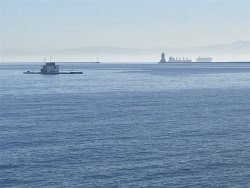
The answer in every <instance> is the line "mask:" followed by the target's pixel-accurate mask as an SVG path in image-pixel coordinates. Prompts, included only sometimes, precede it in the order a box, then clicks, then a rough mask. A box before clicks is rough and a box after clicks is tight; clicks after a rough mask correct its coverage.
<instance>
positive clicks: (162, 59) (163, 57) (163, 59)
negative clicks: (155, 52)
mask: <svg viewBox="0 0 250 188" xmlns="http://www.w3.org/2000/svg"><path fill="white" fill-rule="evenodd" d="M159 63H167V62H166V59H165V54H164V52H162V54H161V61H160V62H159Z"/></svg>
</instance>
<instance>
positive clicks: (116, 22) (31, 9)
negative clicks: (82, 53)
mask: <svg viewBox="0 0 250 188" xmlns="http://www.w3.org/2000/svg"><path fill="white" fill-rule="evenodd" d="M0 6H1V9H0V10H1V14H0V23H1V33H0V40H1V46H0V49H1V50H3V51H22V50H24V51H30V50H32V51H39V50H48V49H49V50H52V51H53V50H60V49H71V48H80V47H85V46H114V47H135V48H152V47H189V46H206V45H213V44H221V43H231V42H233V41H236V40H250V0H133V1H132V0H113V1H111V0H89V1H87V0H60V1H59V0H0Z"/></svg>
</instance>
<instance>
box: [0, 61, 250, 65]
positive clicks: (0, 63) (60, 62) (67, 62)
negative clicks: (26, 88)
mask: <svg viewBox="0 0 250 188" xmlns="http://www.w3.org/2000/svg"><path fill="white" fill-rule="evenodd" d="M42 63H43V62H39V61H37V62H23V61H22V62H0V65H4V64H39V65H41V64H42ZM56 63H57V64H70V63H72V64H73V63H74V64H159V65H166V64H167V65H172V64H204V63H206V64H216V63H219V64H223V63H250V61H213V62H195V61H194V62H166V63H158V62H115V61H111V62H85V61H83V62H81V61H75V62H74V61H56Z"/></svg>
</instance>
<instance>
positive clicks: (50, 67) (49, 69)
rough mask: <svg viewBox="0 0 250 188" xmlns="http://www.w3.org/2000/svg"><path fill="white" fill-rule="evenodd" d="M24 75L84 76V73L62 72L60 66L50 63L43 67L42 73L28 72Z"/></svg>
mask: <svg viewBox="0 0 250 188" xmlns="http://www.w3.org/2000/svg"><path fill="white" fill-rule="evenodd" d="M24 74H50V75H53V74H82V72H75V71H74V72H60V71H59V65H56V63H55V62H49V63H46V64H45V65H43V66H42V68H41V71H40V72H31V71H26V72H24Z"/></svg>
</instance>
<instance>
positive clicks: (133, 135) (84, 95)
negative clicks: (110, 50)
mask: <svg viewBox="0 0 250 188" xmlns="http://www.w3.org/2000/svg"><path fill="white" fill-rule="evenodd" d="M39 69H40V63H36V64H35V63H34V64H7V63H6V64H1V65H0V187H1V188H5V187H6V188H7V187H8V188H29V187H32V188H35V187H51V188H52V187H56V188H57V187H58V188H71V187H72V188H73V187H74V188H75V187H77V188H78V187H79V188H88V187H90V188H92V187H94V188H95V187H101V188H106V187H107V188H113V187H114V188H115V187H122V188H123V187H124V188H126V187H149V188H154V187H166V188H168V187H170V188H172V187H173V188H177V187H178V188H180V187H191V188H198V187H213V188H214V187H223V188H224V187H235V188H249V187H250V64H248V63H203V64H202V63H196V64H195V63H190V64H167V65H159V64H104V63H101V64H81V63H72V64H66V63H61V69H62V71H72V70H74V71H83V72H84V74H82V75H39V74H38V75H29V74H23V72H24V71H27V70H30V71H39Z"/></svg>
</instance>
